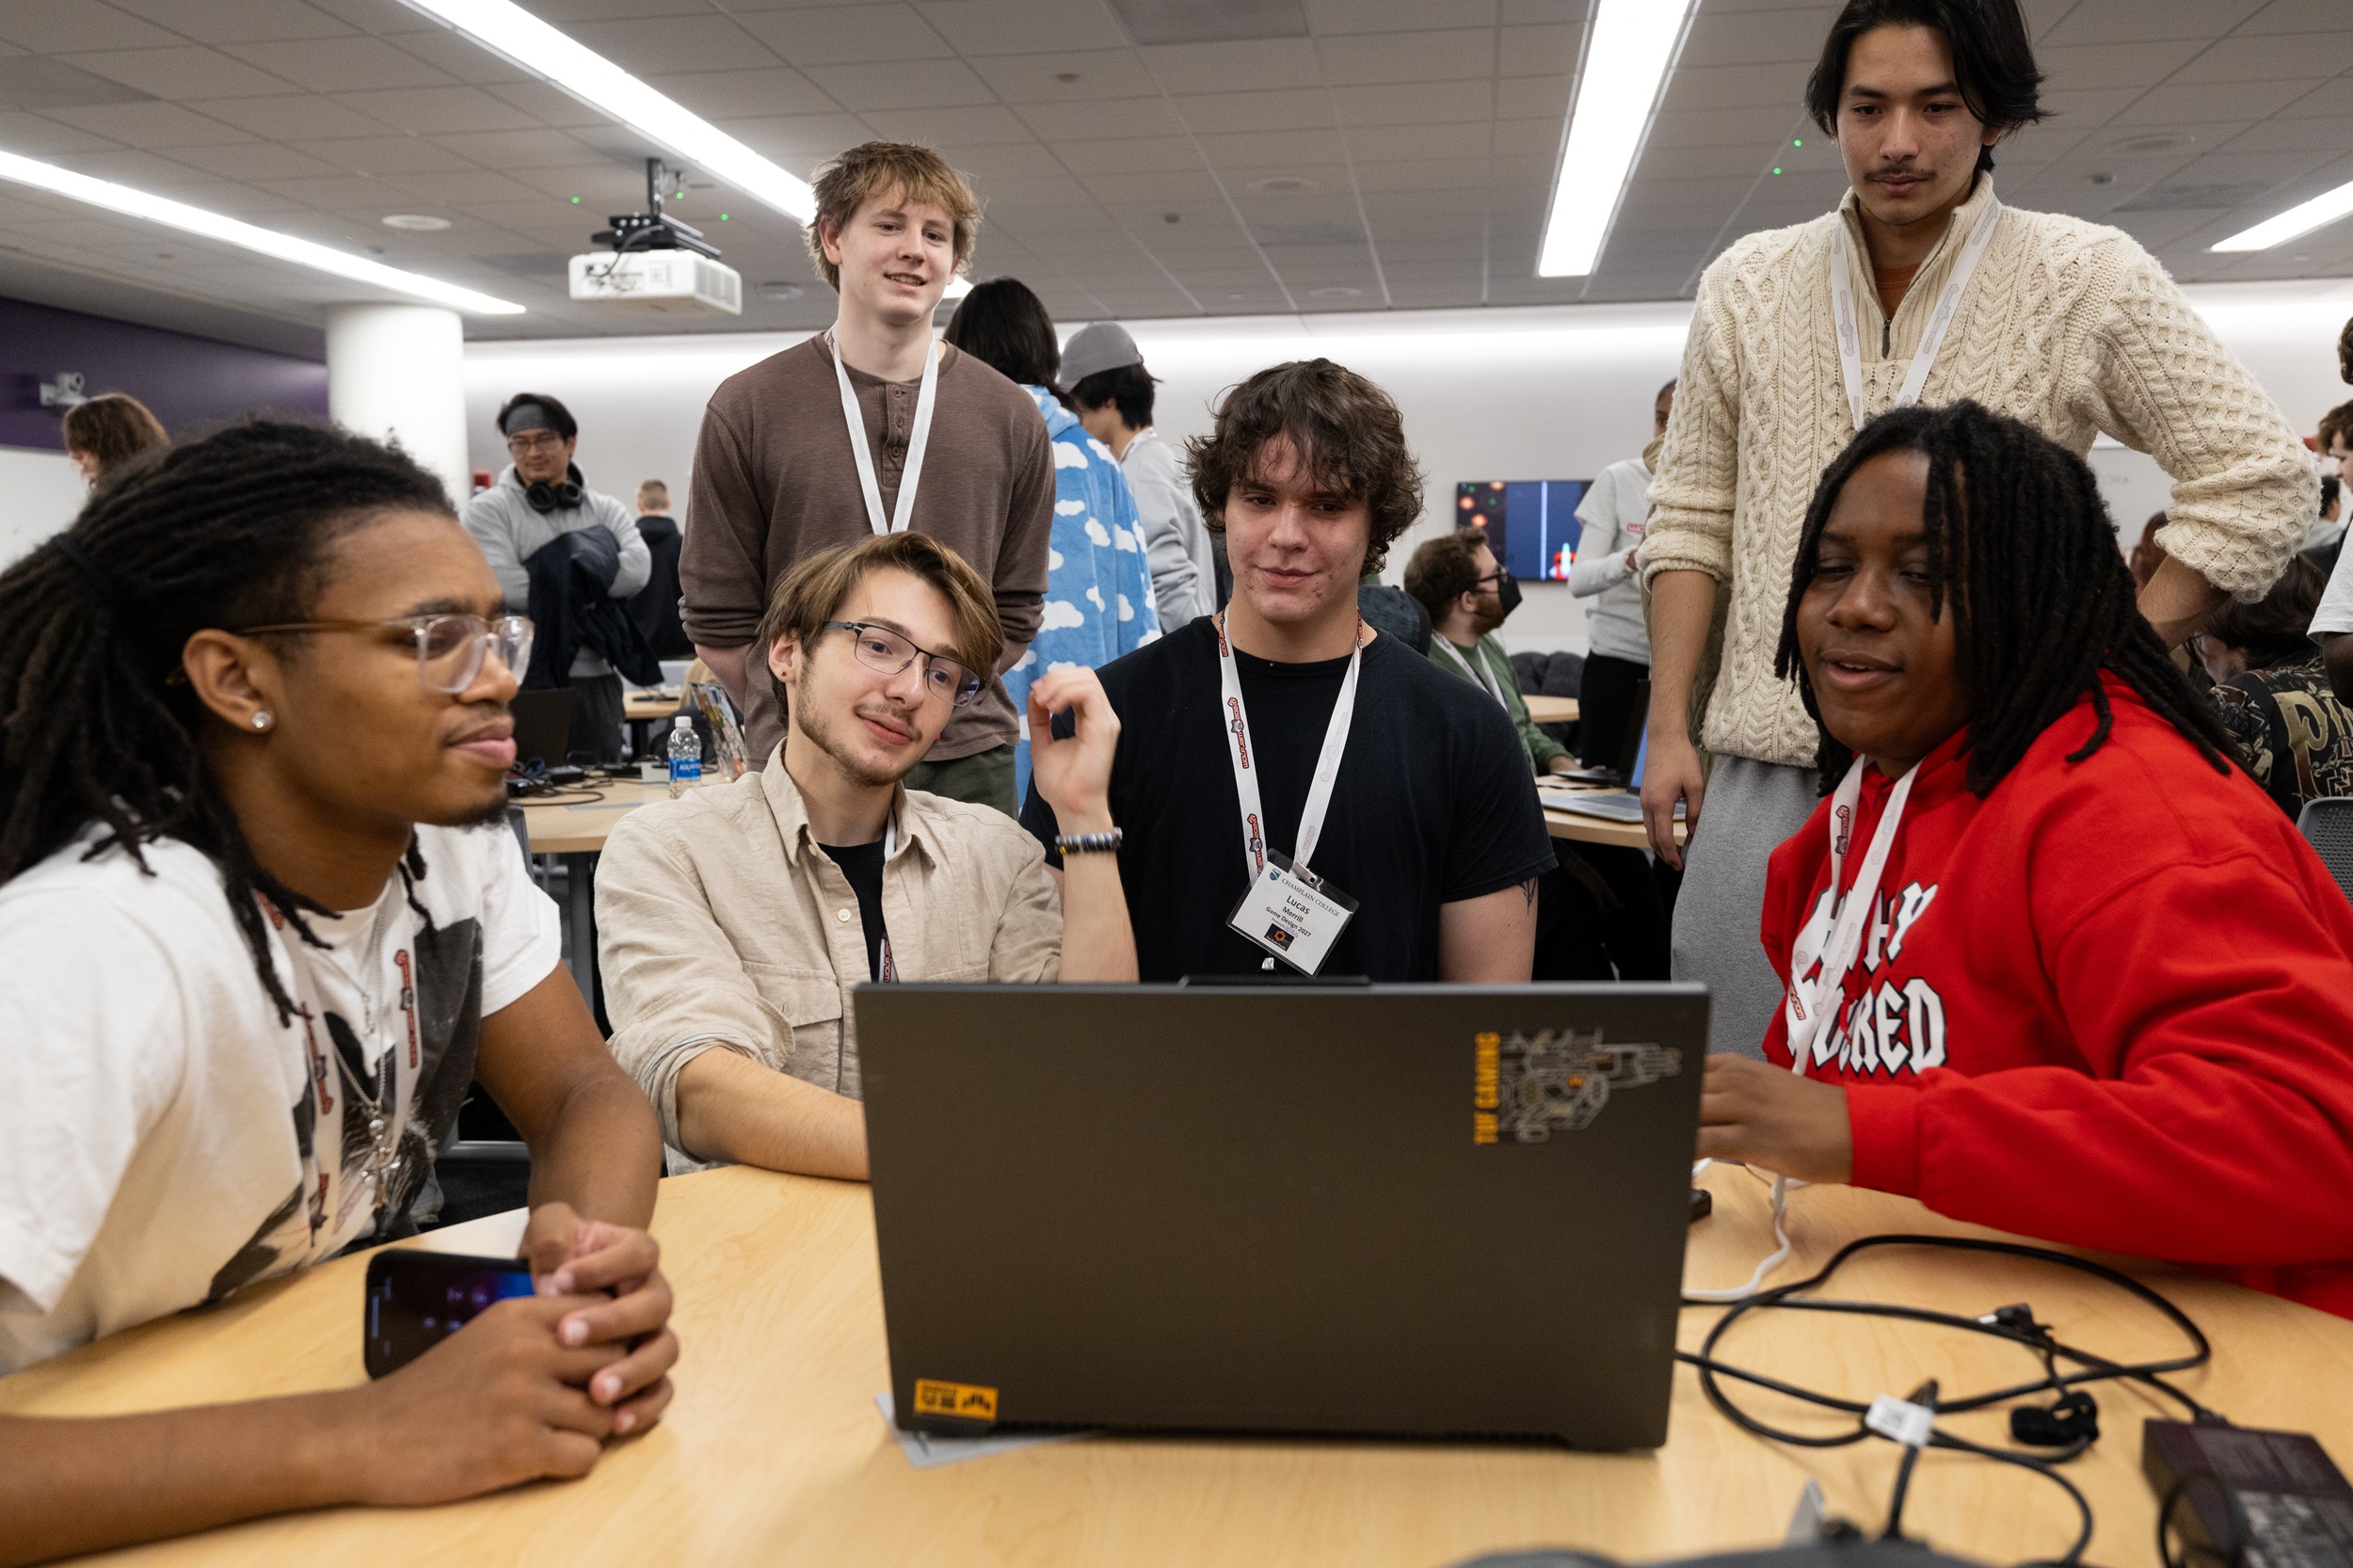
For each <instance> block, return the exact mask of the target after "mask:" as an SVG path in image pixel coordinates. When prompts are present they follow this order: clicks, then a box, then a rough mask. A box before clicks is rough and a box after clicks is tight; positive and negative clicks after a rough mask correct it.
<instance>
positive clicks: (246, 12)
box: [111, 0, 351, 43]
mask: <svg viewBox="0 0 2353 1568" xmlns="http://www.w3.org/2000/svg"><path fill="white" fill-rule="evenodd" d="M111 4H112V5H113V6H114V8H116V9H117V10H124V11H129V12H131V13H133V14H134V15H136V16H142V17H145V18H146V19H147V20H148V21H150V22H153V23H157V24H161V25H163V26H166V27H168V28H170V29H171V30H172V31H173V32H175V33H181V34H184V35H185V36H186V37H189V38H192V39H194V40H197V41H198V42H200V43H251V42H263V41H272V40H280V39H306V38H336V37H340V36H342V35H344V34H347V33H349V32H350V31H351V28H350V26H349V24H345V23H343V22H338V21H336V20H335V19H334V18H333V17H330V16H328V14H327V13H326V12H324V11H322V10H319V9H317V8H315V7H312V6H308V5H305V4H303V0H111Z"/></svg>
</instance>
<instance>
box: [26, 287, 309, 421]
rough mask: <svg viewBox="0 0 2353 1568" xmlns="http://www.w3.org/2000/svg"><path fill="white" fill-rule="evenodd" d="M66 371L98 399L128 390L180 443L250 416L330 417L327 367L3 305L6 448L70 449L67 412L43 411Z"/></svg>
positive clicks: (99, 319)
mask: <svg viewBox="0 0 2353 1568" xmlns="http://www.w3.org/2000/svg"><path fill="white" fill-rule="evenodd" d="M66 370H78V371H80V372H81V373H82V388H83V391H84V392H88V393H89V394H91V395H93V396H95V395H96V394H97V393H99V392H129V393H130V394H131V395H132V396H133V397H136V398H137V399H138V400H139V401H140V402H142V403H144V404H146V405H147V406H148V407H149V408H152V409H153V410H154V411H155V417H156V418H157V419H160V420H162V421H163V422H164V428H165V429H167V430H168V431H170V432H171V433H172V434H173V435H175V436H178V435H181V434H183V433H184V432H187V431H191V430H198V429H201V428H203V427H204V426H206V425H209V424H219V423H220V422H221V421H223V420H228V419H233V418H235V417H236V416H237V415H239V414H243V413H259V412H264V411H266V412H270V413H278V414H291V415H295V416H297V417H300V418H304V419H314V420H324V419H326V418H327V366H326V364H325V363H324V362H322V361H318V360H297V359H294V358H292V357H290V356H288V355H284V354H270V353H265V352H264V351H263V350H261V349H258V348H246V347H243V346H241V345H239V344H232V343H221V342H219V341H217V340H216V339H213V338H199V337H192V336H190V335H189V334H187V333H185V332H168V331H165V330H164V329H163V328H157V327H139V326H136V325H134V324H133V323H130V322H127V321H111V320H108V319H107V318H106V317H104V316H93V315H84V314H82V313H81V312H78V311H60V310H56V309H54V308H52V307H50V306H47V305H31V304H27V303H25V302H24V301H23V300H20V299H0V446H24V447H36V448H44V447H45V448H47V449H48V450H50V451H52V452H57V451H62V450H64V446H65V442H64V441H63V440H60V439H59V434H58V420H59V418H60V417H61V416H62V415H63V413H64V412H65V410H64V409H62V408H42V407H41V406H40V384H41V383H42V382H43V381H51V380H55V379H56V376H57V373H58V372H59V371H66Z"/></svg>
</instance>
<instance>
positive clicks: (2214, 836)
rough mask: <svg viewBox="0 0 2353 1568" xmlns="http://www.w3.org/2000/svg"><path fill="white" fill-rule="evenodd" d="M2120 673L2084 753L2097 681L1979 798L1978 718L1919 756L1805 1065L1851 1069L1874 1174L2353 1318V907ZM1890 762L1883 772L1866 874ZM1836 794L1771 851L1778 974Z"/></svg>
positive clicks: (1834, 1076) (2023, 1226)
mask: <svg viewBox="0 0 2353 1568" xmlns="http://www.w3.org/2000/svg"><path fill="white" fill-rule="evenodd" d="M2107 694H2108V701H2109V703H2110V705H2111V706H2112V708H2113V710H2114V712H2115V715H2116V726H2115V729H2114V731H2113V732H2112V733H2111V734H2110V735H2109V737H2108V739H2107V741H2106V743H2105V744H2103V745H2102V746H2101V748H2100V749H2099V750H2098V751H2097V752H2095V753H2093V754H2092V756H2091V757H2090V758H2089V760H2086V761H2083V762H2080V763H2075V764H2070V763H2069V762H2067V761H2066V760H2065V759H2066V755H2067V754H2068V753H2069V752H2072V751H2074V750H2076V749H2077V748H2078V747H2080V746H2081V745H2082V744H2083V743H2084V742H2085V741H2086V740H2087V739H2089V736H2090V734H2091V730H2092V725H2093V721H2094V714H2093V712H2092V707H2091V701H2090V699H2089V697H2086V698H2085V699H2084V700H2083V701H2082V702H2080V703H2078V704H2077V705H2076V706H2075V707H2074V708H2073V710H2071V711H2070V712H2068V713H2066V714H2065V715H2063V716H2062V717H2061V718H2060V719H2059V720H2058V721H2057V723H2056V724H2054V725H2052V726H2051V728H2049V729H2047V730H2045V731H2044V732H2043V733H2042V735H2041V738H2040V739H2038V740H2037V741H2036V742H2035V744H2033V745H2032V746H2031V747H2029V748H2028V749H2027V752H2026V755H2025V759H2024V760H2021V761H2020V762H2019V764H2018V766H2017V767H2016V768H2014V769H2012V770H2011V772H2010V774H2009V776H2008V777H2006V778H2004V779H2003V780H2002V781H2001V783H1999V784H1998V785H1996V786H1995V787H1994V790H1993V793H1992V794H1991V795H1989V796H1987V797H1986V798H1985V799H1983V800H1979V799H1978V798H1977V796H1976V795H1974V794H1972V793H1970V792H1969V789H1968V786H1967V784H1966V782H1965V780H1964V773H1965V769H1966V766H1967V757H1966V755H1965V754H1963V753H1962V751H1961V746H1962V744H1963V742H1964V741H1965V740H1966V732H1965V731H1964V732H1963V734H1961V735H1957V736H1955V737H1953V738H1952V739H1951V740H1949V741H1947V742H1945V744H1943V745H1941V746H1939V747H1937V749H1936V750H1935V751H1934V752H1932V753H1930V754H1929V756H1928V757H1927V758H1926V759H1925V760H1922V762H1921V763H1920V767H1919V776H1918V777H1917V779H1916V780H1915V781H1914V782H1913V788H1912V797H1911V801H1910V803H1909V805H1908V806H1907V807H1906V808H1905V811H1904V814H1903V819H1902V822H1901V824H1900V825H1899V827H1898V828H1897V835H1896V840H1895V843H1894V846H1893V848H1892V850H1891V852H1890V854H1889V856H1888V860H1887V866H1886V870H1885V872H1884V873H1883V874H1882V875H1881V879H1880V898H1879V900H1878V901H1877V902H1878V905H1879V906H1878V908H1877V909H1876V910H1875V911H1874V912H1873V915H1872V919H1871V921H1870V923H1869V924H1868V925H1867V926H1866V927H1865V935H1864V939H1863V942H1862V944H1861V947H1860V950H1859V952H1858V953H1857V957H1856V961H1855V963H1854V965H1853V967H1852V968H1850V969H1849V971H1848V974H1847V976H1846V983H1845V986H1844V998H1843V1000H1842V1001H1841V1003H1840V1010H1839V1013H1838V1015H1837V1016H1836V1017H1834V1018H1833V1020H1832V1021H1831V1023H1830V1024H1829V1025H1828V1026H1826V1027H1825V1028H1824V1029H1823V1030H1822V1032H1821V1033H1820V1035H1819V1036H1818V1038H1817V1042H1816V1045H1815V1048H1814V1051H1813V1053H1812V1054H1813V1060H1812V1061H1810V1062H1809V1063H1808V1064H1807V1065H1806V1071H1807V1073H1808V1074H1809V1075H1810V1076H1812V1077H1815V1078H1818V1079H1824V1080H1832V1081H1836V1082H1843V1083H1844V1084H1845V1085H1846V1086H1847V1112H1848V1115H1849V1120H1850V1121H1851V1123H1852V1126H1853V1129H1854V1183H1855V1185H1856V1186H1859V1187H1874V1188H1878V1189H1880V1190H1881V1191H1882V1192H1901V1193H1903V1194H1905V1195H1907V1196H1910V1197H1916V1198H1918V1199H1919V1200H1920V1201H1921V1202H1923V1203H1925V1204H1927V1205H1928V1206H1929V1208H1933V1209H1935V1210H1936V1211H1937V1212H1938V1213H1940V1214H1949V1215H1951V1216H1952V1217H1953V1218H1955V1219H1959V1220H1968V1221H1974V1222H1976V1223H1977V1224H1987V1225H1993V1226H1996V1227H1998V1228H2000V1229H2002V1230H2008V1231H2016V1232H2021V1233H2024V1234H2025V1235H2028V1236H2040V1237H2045V1238H2048V1239H2050V1240H2055V1241H2059V1242H2064V1243H2067V1244H2070V1245H2074V1246H2083V1247H2094V1248H2098V1249H2101V1250H2103V1251H2107V1252H2120V1253H2131V1254H2135V1255H2137V1256H2144V1257H2163V1258H2172V1259H2176V1260H2178V1261H2181V1262H2184V1263H2188V1264H2191V1265H2195V1266H2197V1267H2199V1268H2200V1269H2201V1271H2202V1272H2208V1273H2212V1274H2217V1275H2219V1276H2221V1277H2223V1278H2226V1279H2231V1280H2235V1281H2236V1282H2238V1283H2239V1284H2242V1285H2247V1286H2251V1287H2253V1288H2256V1289H2259V1290H2268V1291H2272V1292H2274V1293H2276V1294H2279V1295H2282V1296H2286V1297H2289V1298H2291V1299H2293V1300H2296V1301H2300V1302H2303V1303H2306V1304H2309V1305H2313V1306H2316V1307H2320V1308H2322V1309H2323V1310H2325V1311H2329V1312H2333V1313H2336V1314H2338V1315H2339V1316H2342V1317H2348V1318H2353V904H2347V903H2346V901H2345V895H2344V894H2343V893H2342V892H2340V891H2339V890H2338V888H2337V886H2336V884H2335V883H2334V882H2332V881H2331V880H2330V879H2329V873H2328V872H2327V870H2326V869H2325V868H2323V867H2322V865H2321V863H2320V859H2319V857H2318V856H2315V855H2314V854H2313V850H2312V848H2311V846H2310V845H2308V844H2307V843H2306V842H2305V841H2304V840H2303V839H2302V838H2301V837H2300V836H2299V835H2298V834H2297V831H2296V829H2295V827H2294V826H2293V825H2292V824H2290V823H2289V822H2288V820H2287V819H2286V818H2285V817H2283V816H2282V815H2281V813H2280V808H2278V807H2277V806H2274V805H2273V804H2272V803H2271V801H2270V799H2269V797H2267V796H2266V795H2265V793H2264V792H2263V791H2262V790H2260V789H2258V788H2257V787H2256V786H2255V784H2254V783H2253V782H2252V781H2251V780H2249V778H2248V777H2247V776H2246V775H2244V774H2242V773H2240V772H2238V771H2237V770H2235V769H2233V771H2232V772H2231V774H2230V776H2227V777H2225V776H2222V775H2220V774H2217V773H2216V772H2215V771H2214V769H2213V768H2212V767H2211V766H2210V765H2209V764H2208V763H2207V762H2205V761H2204V760H2202V759H2201V758H2200V757H2199V755H2198V754H2197V751H2196V750H2195V748H2193V747H2192V746H2191V745H2190V744H2189V743H2188V742H2187V741H2186V740H2185V739H2183V738H2182V736H2181V735H2180V734H2179V733H2178V732H2176V731H2175V730H2174V728H2172V727H2171V726H2170V725H2169V724H2168V723H2166V721H2165V720H2164V719H2162V718H2160V717H2158V716H2157V715H2156V714H2154V713H2153V712H2150V711H2149V709H2148V707H2147V706H2146V705H2145V704H2143V703H2142V702H2141V701H2140V699H2139V698H2138V697H2137V696H2135V695H2134V694H2133V693H2132V692H2131V691H2130V690H2129V689H2128V688H2126V687H2125V686H2123V685H2122V684H2121V683H2119V682H2117V681H2115V680H2108V681H2107ZM1892 788H1893V784H1892V781H1891V780H1889V779H1888V778H1886V777H1885V776H1882V775H1881V773H1880V772H1879V770H1878V769H1877V768H1869V769H1867V770H1866V774H1865V782H1864V785H1863V796H1862V802H1861V806H1860V808H1859V810H1858V812H1857V821H1856V823H1855V826H1854V835H1853V838H1852V840H1850V843H1851V846H1852V847H1851V848H1850V850H1849V854H1848V856H1847V859H1846V870H1845V877H1846V884H1847V886H1848V887H1851V886H1852V885H1853V879H1854V877H1855V875H1856V874H1857V872H1859V870H1860V868H1861V865H1862V862H1863V860H1864V858H1865V855H1864V852H1865V848H1866V847H1867V846H1868V845H1869V844H1870V841H1871V836H1872V833H1873V832H1874V830H1875V829H1876V828H1877V827H1878V825H1879V822H1880V817H1881V811H1882V810H1883V808H1885V806H1886V804H1887V797H1888V794H1889V792H1890V790H1891V789H1892ZM1829 816H1830V803H1829V802H1828V801H1825V802H1824V803H1823V805H1822V807H1821V808H1819V809H1817V811H1816V812H1815V813H1814V815H1813V816H1812V817H1811V818H1809V819H1808V820H1807V822H1806V824H1805V826H1804V827H1803V828H1802V829H1801V830H1800V831H1799V833H1798V834H1797V836H1796V837H1794V838H1792V839H1791V840H1789V841H1788V842H1787V843H1785V844H1783V845H1782V846H1781V847H1780V848H1779V849H1777V850H1775V851H1774V852H1773V857H1772V868H1771V872H1770V873H1769V878H1768V880H1767V883H1766V892H1765V921H1764V937H1765V948H1766V951H1767V952H1769V954H1770V955H1771V957H1772V961H1773V967H1774V968H1775V970H1776V971H1777V972H1779V973H1780V974H1781V975H1782V976H1784V977H1785V978H1786V977H1787V975H1788V973H1789V952H1790V949H1791V947H1792V945H1793V944H1794V942H1795V940H1796V938H1797V936H1798V935H1799V933H1800V932H1801V930H1802V929H1803V928H1804V926H1805V924H1806V922H1807V921H1808V920H1817V921H1821V922H1824V925H1825V927H1827V922H1828V920H1829V913H1828V909H1829V904H1828V899H1829V887H1828V884H1829V880H1830V845H1829V838H1828V827H1827V824H1828V821H1829ZM1821 945H1823V943H1822V940H1821V936H1820V935H1819V934H1817V936H1816V938H1815V940H1814V942H1813V943H1812V944H1811V946H1813V947H1815V948H1819V947H1820V946H1821ZM1765 1051H1766V1055H1767V1056H1768V1057H1769V1058H1770V1059H1771V1060H1773V1061H1775V1062H1777V1063H1780V1064H1782V1065H1784V1066H1786V1065H1787V1064H1788V1062H1789V1048H1788V1045H1787V1016H1786V1013H1785V1011H1784V1012H1781V1013H1777V1014H1776V1015H1775V1016H1774V1018H1773V1023H1772V1027H1771V1028H1770V1029H1769V1030H1768V1031H1767V1032H1766V1035H1765Z"/></svg>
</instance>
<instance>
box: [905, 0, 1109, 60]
mask: <svg viewBox="0 0 2353 1568" xmlns="http://www.w3.org/2000/svg"><path fill="white" fill-rule="evenodd" d="M918 8H919V9H920V10H921V11H922V13H923V17H924V19H925V20H926V21H928V22H929V23H930V24H932V25H933V26H934V27H935V28H936V29H938V31H939V34H940V36H941V37H943V38H945V39H946V40H948V41H949V42H950V43H951V44H952V45H954V46H955V48H956V49H957V50H959V51H961V52H962V53H964V54H966V55H972V56H980V55H1019V54H1025V53H1027V52H1028V51H1030V50H1032V49H1117V48H1120V47H1122V46H1123V45H1125V44H1126V43H1127V41H1128V39H1127V36H1126V35H1125V34H1123V33H1122V32H1121V31H1120V30H1119V24H1118V23H1116V22H1114V21H1112V14H1111V11H1110V9H1109V8H1107V7H1105V6H1103V5H1102V4H1100V0H935V3H932V4H926V5H921V6H919V7H918Z"/></svg>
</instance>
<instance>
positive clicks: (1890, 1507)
mask: <svg viewBox="0 0 2353 1568" xmlns="http://www.w3.org/2000/svg"><path fill="white" fill-rule="evenodd" d="M1911 1402H1912V1403H1913V1404H1916V1405H1919V1406H1921V1407H1922V1408H1924V1409H1925V1410H1927V1411H1928V1413H1929V1416H1930V1418H1931V1419H1933V1417H1934V1416H1935V1415H1936V1380H1935V1379H1934V1378H1930V1379H1929V1381H1928V1382H1926V1383H1924V1384H1921V1385H1920V1386H1919V1387H1917V1388H1915V1389H1913V1391H1912V1399H1911ZM1930 1435H1931V1436H1933V1435H1934V1429H1933V1428H1931V1429H1930ZM1919 1463H1920V1449H1919V1446H1918V1445H1917V1444H1913V1443H1907V1444H1905V1445H1904V1457H1903V1458H1902V1459H1901V1460H1899V1461H1898V1462H1897V1465H1896V1494H1895V1496H1892V1497H1890V1498H1888V1500H1887V1528H1885V1529H1883V1530H1881V1531H1880V1539H1881V1541H1901V1540H1902V1539H1903V1538H1904V1499H1905V1498H1906V1497H1908V1496H1911V1495H1912V1472H1913V1466H1915V1465H1917V1464H1919Z"/></svg>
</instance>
